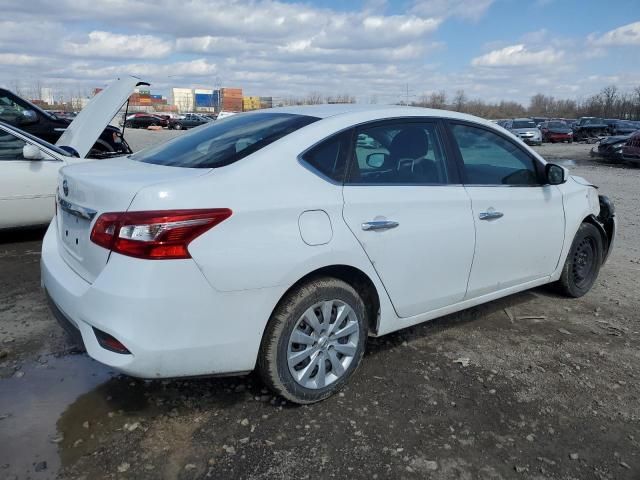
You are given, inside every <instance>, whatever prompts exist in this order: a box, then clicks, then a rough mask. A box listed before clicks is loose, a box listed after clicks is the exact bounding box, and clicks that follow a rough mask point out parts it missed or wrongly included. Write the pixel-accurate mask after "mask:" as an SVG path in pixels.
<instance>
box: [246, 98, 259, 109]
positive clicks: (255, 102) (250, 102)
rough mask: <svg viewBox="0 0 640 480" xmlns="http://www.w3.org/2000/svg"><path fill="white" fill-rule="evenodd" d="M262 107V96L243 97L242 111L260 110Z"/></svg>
mask: <svg viewBox="0 0 640 480" xmlns="http://www.w3.org/2000/svg"><path fill="white" fill-rule="evenodd" d="M259 108H261V107H260V97H242V111H244V112H248V111H250V110H258V109H259Z"/></svg>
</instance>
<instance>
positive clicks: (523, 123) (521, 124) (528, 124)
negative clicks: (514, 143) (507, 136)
mask: <svg viewBox="0 0 640 480" xmlns="http://www.w3.org/2000/svg"><path fill="white" fill-rule="evenodd" d="M511 128H536V124H535V122H534V121H533V120H514V121H513V126H512V127H511Z"/></svg>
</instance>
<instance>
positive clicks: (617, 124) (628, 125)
mask: <svg viewBox="0 0 640 480" xmlns="http://www.w3.org/2000/svg"><path fill="white" fill-rule="evenodd" d="M639 129H640V125H638V124H637V122H631V121H628V120H614V121H612V122H609V132H608V133H609V134H610V135H631V134H632V133H633V132H635V131H636V130H639Z"/></svg>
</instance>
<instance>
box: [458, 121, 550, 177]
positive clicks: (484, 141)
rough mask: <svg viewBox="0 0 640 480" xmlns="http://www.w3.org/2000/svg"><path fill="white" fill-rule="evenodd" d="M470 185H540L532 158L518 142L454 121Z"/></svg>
mask: <svg viewBox="0 0 640 480" xmlns="http://www.w3.org/2000/svg"><path fill="white" fill-rule="evenodd" d="M451 131H452V133H453V137H454V138H455V140H456V142H457V144H458V148H459V149H460V154H461V156H462V161H463V162H464V170H465V174H466V181H465V183H466V184H468V185H539V183H540V182H539V180H538V174H537V171H536V167H535V164H534V161H533V159H532V158H531V157H530V156H529V155H528V154H527V153H525V152H524V151H523V150H522V149H521V148H520V147H519V146H517V145H516V144H514V143H512V142H510V141H508V140H506V139H504V138H502V137H501V136H500V135H498V134H496V133H493V132H490V131H489V130H485V129H484V128H478V127H471V126H468V125H451Z"/></svg>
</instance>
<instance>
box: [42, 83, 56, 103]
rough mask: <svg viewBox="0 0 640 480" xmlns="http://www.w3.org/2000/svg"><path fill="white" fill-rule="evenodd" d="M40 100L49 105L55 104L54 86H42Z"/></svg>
mask: <svg viewBox="0 0 640 480" xmlns="http://www.w3.org/2000/svg"><path fill="white" fill-rule="evenodd" d="M40 100H42V101H43V102H44V103H46V104H47V105H53V104H54V103H55V99H54V98H53V88H49V87H42V88H41V89H40Z"/></svg>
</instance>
